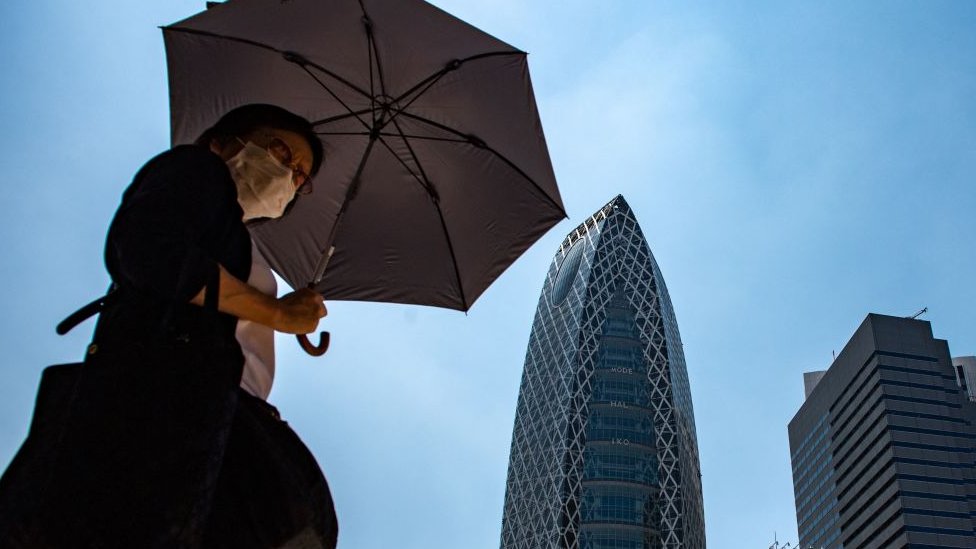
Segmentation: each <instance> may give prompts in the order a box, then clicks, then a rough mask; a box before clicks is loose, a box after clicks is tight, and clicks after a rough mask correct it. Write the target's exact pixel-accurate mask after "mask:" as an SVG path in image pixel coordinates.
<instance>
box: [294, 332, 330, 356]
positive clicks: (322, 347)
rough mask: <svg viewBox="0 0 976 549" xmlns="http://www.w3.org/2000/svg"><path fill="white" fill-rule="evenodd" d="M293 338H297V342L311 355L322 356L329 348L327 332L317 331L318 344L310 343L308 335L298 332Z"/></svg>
mask: <svg viewBox="0 0 976 549" xmlns="http://www.w3.org/2000/svg"><path fill="white" fill-rule="evenodd" d="M295 338H296V339H298V344H299V345H300V346H301V347H302V349H303V350H304V351H305V352H306V353H308V354H310V355H312V356H322V355H324V354H325V352H326V351H328V350H329V339H330V338H329V332H319V344H318V345H312V342H311V341H309V339H308V336H307V335H305V334H298V335H296V336H295Z"/></svg>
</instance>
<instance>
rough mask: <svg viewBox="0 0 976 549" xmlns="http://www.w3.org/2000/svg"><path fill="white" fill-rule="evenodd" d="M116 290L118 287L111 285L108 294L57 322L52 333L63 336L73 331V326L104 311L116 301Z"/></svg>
mask: <svg viewBox="0 0 976 549" xmlns="http://www.w3.org/2000/svg"><path fill="white" fill-rule="evenodd" d="M117 290H118V287H117V286H116V285H115V284H113V285H112V287H111V288H109V290H108V293H106V294H105V295H103V296H102V297H99V298H98V299H96V300H95V301H92V302H91V303H89V304H87V305H85V306H84V307H82V308H80V309H78V310H77V311H75V312H73V313H71V314H70V315H68V316H67V317H66V318H65V319H64V320H62V321H61V322H58V325H57V326H55V328H54V331H55V332H57V333H58V335H65V334H66V333H68V332H70V331H71V330H72V329H74V327H75V326H77V325H79V324H81V323H82V322H84V321H85V320H88V319H89V318H91V317H93V316H95V315H97V314H98V313H100V312H102V311H103V310H105V307H108V306H109V305H111V304H112V303H113V302H114V301H115V300H116V299H118V291H117Z"/></svg>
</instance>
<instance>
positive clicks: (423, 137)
mask: <svg viewBox="0 0 976 549" xmlns="http://www.w3.org/2000/svg"><path fill="white" fill-rule="evenodd" d="M380 135H381V136H383V137H403V138H407V139H417V140H421V141H443V142H447V143H471V142H470V141H469V140H467V139H461V138H458V139H453V138H450V137H434V136H432V135H430V136H428V135H412V134H405V133H400V134H396V133H383V132H380Z"/></svg>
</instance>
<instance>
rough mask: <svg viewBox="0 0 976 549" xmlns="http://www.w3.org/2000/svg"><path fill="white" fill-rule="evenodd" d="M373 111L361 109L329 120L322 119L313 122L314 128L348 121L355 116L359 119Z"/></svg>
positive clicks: (331, 117)
mask: <svg viewBox="0 0 976 549" xmlns="http://www.w3.org/2000/svg"><path fill="white" fill-rule="evenodd" d="M372 110H373V109H360V110H358V111H354V112H347V113H345V114H337V115H335V116H330V117H328V118H322V119H320V120H314V121H312V123H311V124H312V125H313V126H322V125H324V124H331V123H332V122H339V121H340V120H346V119H347V118H352V117H354V116H356V117H358V116H359V115H361V114H366V113H368V112H371V111H372Z"/></svg>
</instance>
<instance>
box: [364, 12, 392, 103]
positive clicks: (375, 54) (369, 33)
mask: <svg viewBox="0 0 976 549" xmlns="http://www.w3.org/2000/svg"><path fill="white" fill-rule="evenodd" d="M359 9H360V10H362V12H363V24H364V25H366V39H367V41H368V43H369V45H368V47H369V49H370V52H369V53H370V57H369V61H370V67H369V71H370V72H369V78H370V91H371V92H374V90H373V88H372V85H373V60H374V59H375V60H376V76H377V77H379V80H380V93H381V94H382V95H384V96H385V95H386V81H385V79H384V78H383V64H382V63H380V51H379V48H377V47H376V38H375V37H374V36H373V20H372V19H370V17H369V14H368V13H366V6H365V5H363V0H359ZM374 97H375V92H374Z"/></svg>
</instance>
